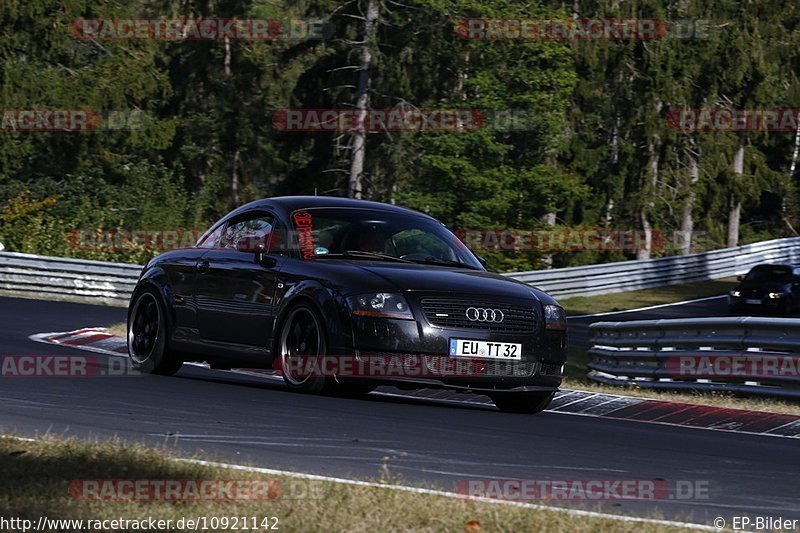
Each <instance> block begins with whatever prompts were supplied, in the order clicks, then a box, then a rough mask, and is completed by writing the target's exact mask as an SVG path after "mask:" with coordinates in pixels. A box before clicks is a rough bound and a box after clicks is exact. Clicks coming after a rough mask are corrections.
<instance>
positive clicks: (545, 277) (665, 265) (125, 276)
mask: <svg viewBox="0 0 800 533" xmlns="http://www.w3.org/2000/svg"><path fill="white" fill-rule="evenodd" d="M764 262H783V263H792V264H795V263H800V237H794V238H788V239H776V240H772V241H765V242H760V243H755V244H748V245H745V246H739V247H737V248H726V249H724V250H715V251H712V252H703V253H698V254H691V255H682V256H674V257H664V258H660V259H648V260H640V261H623V262H619V263H606V264H601V265H589V266H581V267H571V268H558V269H552V270H537V271H533V272H513V273H511V274H506V275H507V276H509V277H512V278H516V279H518V280H521V281H524V282H526V283H529V284H531V285H534V286H537V287H539V288H541V289H543V290H545V291H547V292H548V293H550V294H551V295H553V296H557V297H560V296H592V295H597V294H608V293H612V292H622V291H630V290H636V289H645V288H650V287H661V286H665V285H672V284H677V283H687V282H691V281H703V280H710V279H718V278H725V277H730V276H735V275H738V274H744V273H745V272H747V271H748V270H750V268H751V267H752V266H754V265H757V264H759V263H764ZM141 268H142V267H141V266H139V265H132V264H126V263H109V262H104V261H89V260H84V259H69V258H62V257H47V256H39V255H30V254H20V253H12V252H5V251H4V252H2V253H0V291H3V292H6V293H18V294H27V295H38V296H39V297H42V296H43V297H51V298H60V299H70V298H72V299H76V300H81V301H86V300H88V299H94V301H95V302H97V303H105V304H110V305H127V302H128V299H129V298H130V293H131V290H133V287H134V286H135V284H136V280H137V279H138V276H139V273H140V271H141Z"/></svg>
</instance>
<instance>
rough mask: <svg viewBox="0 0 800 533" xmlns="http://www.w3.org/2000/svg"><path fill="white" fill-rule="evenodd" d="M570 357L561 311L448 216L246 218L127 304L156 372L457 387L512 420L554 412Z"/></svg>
mask: <svg viewBox="0 0 800 533" xmlns="http://www.w3.org/2000/svg"><path fill="white" fill-rule="evenodd" d="M566 347H567V331H566V318H565V315H564V310H563V309H562V308H561V307H560V306H559V305H558V303H556V301H555V300H554V299H553V298H551V297H550V296H548V295H547V294H545V293H544V292H542V291H540V290H538V289H536V288H533V287H531V286H529V285H527V284H525V283H522V282H520V281H517V280H514V279H511V278H509V277H505V276H501V275H497V274H492V273H489V272H487V271H486V269H485V268H484V266H483V261H482V259H481V258H479V257H478V256H476V255H475V254H474V253H473V252H472V251H471V250H469V248H467V247H466V246H465V245H464V244H463V243H462V242H461V241H460V240H459V239H458V238H457V237H456V236H455V234H454V233H452V232H451V231H450V230H449V229H447V228H446V227H445V226H444V225H443V224H442V223H441V222H439V221H437V220H435V219H434V218H431V217H429V216H427V215H425V214H422V213H419V212H416V211H413V210H410V209H405V208H402V207H398V206H394V205H388V204H382V203H377V202H369V201H365V200H352V199H344V198H328V197H316V196H293V197H280V198H271V199H264V200H258V201H255V202H252V203H249V204H247V205H244V206H242V207H240V208H238V209H236V210H234V211H232V212H231V213H229V214H228V215H227V216H225V217H224V218H222V219H221V220H220V221H219V222H217V223H216V224H214V225H213V226H212V227H211V228H210V229H209V230H208V231H207V232H206V233H205V234H204V235H203V236H202V237H201V238H200V239H199V241H198V242H197V244H196V245H195V246H194V247H193V248H186V249H178V250H171V251H168V252H166V253H163V254H161V255H159V256H158V257H155V258H154V259H152V260H151V261H150V262H148V263H147V265H145V267H144V269H143V270H142V273H141V276H140V278H139V281H138V283H137V285H136V288H135V290H134V292H133V296H132V298H131V302H130V306H129V308H128V351H129V354H130V357H131V360H132V362H133V365H134V366H135V367H136V368H137V369H139V370H140V371H142V372H146V373H154V374H164V375H170V374H174V373H175V372H177V371H178V369H179V368H180V367H181V365H182V364H183V362H186V361H205V362H207V363H209V364H210V365H211V367H212V368H220V369H230V368H270V369H273V370H276V371H278V372H280V373H281V374H282V376H283V379H284V381H285V382H286V385H287V387H288V388H289V389H291V390H294V391H301V392H312V393H319V392H323V391H329V392H339V393H343V394H363V393H367V392H369V391H371V390H372V389H374V388H375V387H376V386H377V385H379V384H392V385H393V386H396V387H400V388H407V389H418V388H447V389H454V390H458V391H463V392H474V393H479V394H486V395H489V396H490V397H491V398H492V400H493V401H494V403H495V404H496V405H497V406H498V407H499V408H500V409H501V410H504V411H509V412H524V413H534V412H538V411H541V410H543V409H545V408H546V407H547V406H548V405H549V403H550V401H551V400H552V398H553V396H554V394H555V391H556V390H557V389H558V387H559V385H560V384H561V380H562V374H563V370H564V364H565V363H566Z"/></svg>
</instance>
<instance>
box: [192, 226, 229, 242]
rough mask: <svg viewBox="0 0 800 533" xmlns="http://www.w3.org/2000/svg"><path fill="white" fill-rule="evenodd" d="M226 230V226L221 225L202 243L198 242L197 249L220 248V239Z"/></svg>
mask: <svg viewBox="0 0 800 533" xmlns="http://www.w3.org/2000/svg"><path fill="white" fill-rule="evenodd" d="M224 228H225V224H220V225H219V226H217V228H216V229H215V230H214V231H212V232H211V233H209V234H208V235H206V236H205V238H204V239H202V240H201V241H200V242H198V243H197V244H196V245H195V247H197V248H218V247H219V238H220V236H222V230H223V229H224Z"/></svg>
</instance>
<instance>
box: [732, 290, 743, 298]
mask: <svg viewBox="0 0 800 533" xmlns="http://www.w3.org/2000/svg"><path fill="white" fill-rule="evenodd" d="M741 295H742V292H741V291H736V290H734V291H731V296H733V297H734V298H738V297H739V296H741Z"/></svg>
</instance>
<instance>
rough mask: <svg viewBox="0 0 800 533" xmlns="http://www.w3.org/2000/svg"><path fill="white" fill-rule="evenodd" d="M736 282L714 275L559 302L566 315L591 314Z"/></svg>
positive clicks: (690, 296)
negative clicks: (711, 277) (689, 281)
mask: <svg viewBox="0 0 800 533" xmlns="http://www.w3.org/2000/svg"><path fill="white" fill-rule="evenodd" d="M737 283H738V282H737V281H736V278H725V279H717V280H712V281H699V282H697V283H685V284H682V285H670V286H667V287H656V288H653V289H643V290H640V291H627V292H618V293H614V294H602V295H600V296H574V297H572V298H563V299H561V298H559V300H558V303H560V304H561V305H562V306H563V307H564V309H565V310H566V311H567V316H575V315H591V314H595V313H606V312H613V311H627V310H629V309H638V308H640V307H649V306H651V305H662V304H670V303H675V302H683V301H686V300H694V299H697V298H706V297H708V296H718V295H720V294H725V293H727V292H728V291H730V290H731V289H733V287H735V286H736V284H737Z"/></svg>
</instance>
